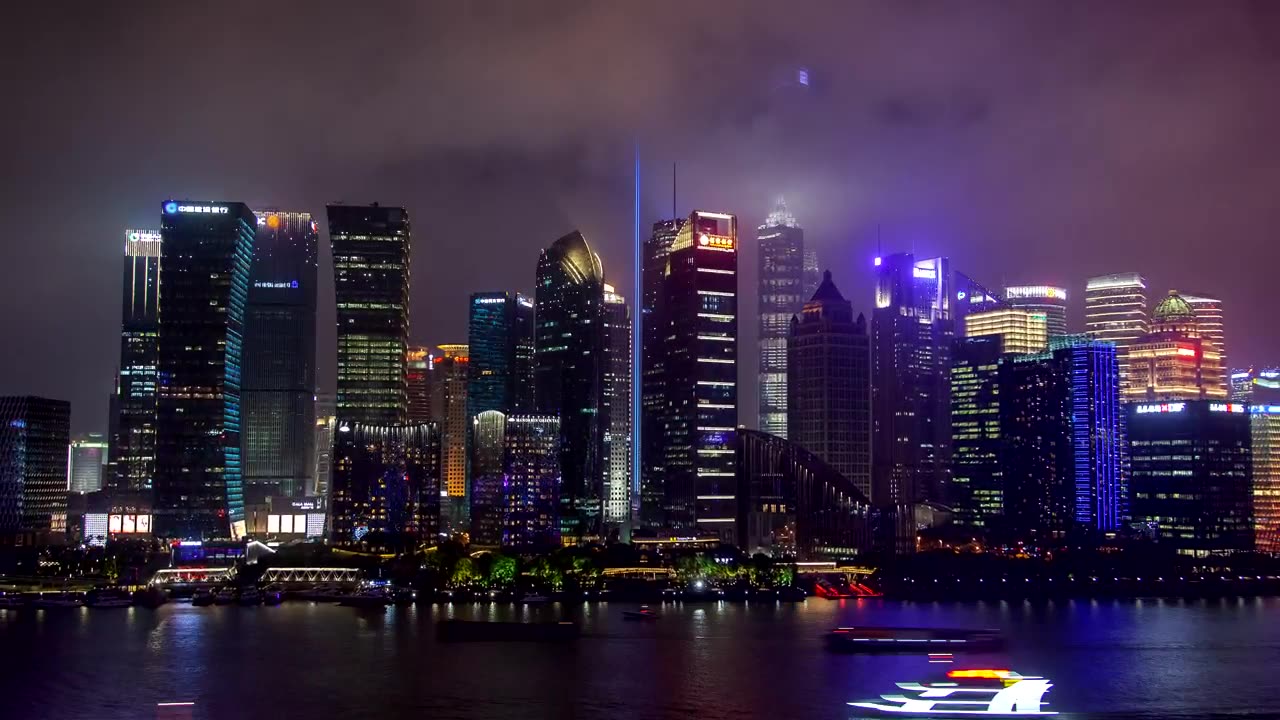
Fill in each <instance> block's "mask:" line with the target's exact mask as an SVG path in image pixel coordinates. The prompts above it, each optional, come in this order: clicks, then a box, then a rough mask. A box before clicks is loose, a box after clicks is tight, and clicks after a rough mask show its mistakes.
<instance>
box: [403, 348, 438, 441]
mask: <svg viewBox="0 0 1280 720" xmlns="http://www.w3.org/2000/svg"><path fill="white" fill-rule="evenodd" d="M434 359H435V358H434V357H432V355H431V351H430V350H428V349H427V348H425V347H411V348H409V352H408V356H407V357H406V358H405V367H406V368H407V375H406V387H407V391H408V396H409V407H408V417H409V422H411V423H424V422H430V421H431V420H434V419H436V418H434V417H432V415H431V381H432V379H433V377H432V376H433V374H434V370H435V368H434V362H433V361H434Z"/></svg>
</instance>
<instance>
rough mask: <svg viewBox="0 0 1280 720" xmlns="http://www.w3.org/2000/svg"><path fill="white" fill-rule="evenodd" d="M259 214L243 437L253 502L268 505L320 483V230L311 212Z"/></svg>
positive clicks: (247, 333) (243, 396)
mask: <svg viewBox="0 0 1280 720" xmlns="http://www.w3.org/2000/svg"><path fill="white" fill-rule="evenodd" d="M254 214H255V215H256V216H257V220H258V224H257V232H256V233H255V236H254V241H253V267H252V268H251V270H250V272H249V275H250V283H249V304H248V306H247V307H246V309H245V324H244V379H243V381H242V386H243V387H242V388H241V403H240V404H241V408H242V416H243V420H242V424H243V426H244V429H243V432H242V435H241V440H242V443H243V453H244V454H243V457H244V486H245V496H246V501H247V502H248V503H249V504H255V505H263V504H266V501H267V498H269V497H274V496H294V495H302V494H304V493H306V492H307V489H308V488H309V487H311V484H312V482H313V481H312V473H314V472H315V467H314V466H315V449H314V446H313V445H312V443H314V442H315V387H316V360H315V358H316V268H317V260H316V254H317V247H316V243H317V238H318V233H317V228H316V224H315V223H314V222H312V220H311V214H310V213H304V212H278V211H275V210H263V211H258V212H255V213H254Z"/></svg>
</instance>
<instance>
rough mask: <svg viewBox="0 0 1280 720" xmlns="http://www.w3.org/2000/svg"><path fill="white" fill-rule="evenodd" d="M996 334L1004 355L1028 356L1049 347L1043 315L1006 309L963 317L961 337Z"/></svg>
mask: <svg viewBox="0 0 1280 720" xmlns="http://www.w3.org/2000/svg"><path fill="white" fill-rule="evenodd" d="M982 335H999V336H1000V339H1001V341H1002V342H1003V344H1004V352H1006V353H1015V354H1019V355H1027V354H1030V353H1038V352H1043V351H1044V349H1045V348H1046V347H1048V344H1049V326H1048V318H1047V317H1046V316H1045V314H1044V313H1043V312H1040V311H1033V310H1020V309H1017V308H1006V309H1002V310H988V311H987V312H980V313H971V314H969V315H966V316H965V318H964V336H965V337H979V336H982Z"/></svg>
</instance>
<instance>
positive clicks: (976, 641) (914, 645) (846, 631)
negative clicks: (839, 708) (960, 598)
mask: <svg viewBox="0 0 1280 720" xmlns="http://www.w3.org/2000/svg"><path fill="white" fill-rule="evenodd" d="M825 640H826V643H827V649H829V650H833V651H835V652H847V653H930V652H948V653H957V652H970V653H975V652H995V651H998V650H1001V649H1002V648H1003V647H1004V638H1003V637H1001V635H1000V631H998V630H959V629H953V628H906V627H875V626H867V627H840V628H836V629H834V630H832V631H831V632H829V633H827V635H826V637H825Z"/></svg>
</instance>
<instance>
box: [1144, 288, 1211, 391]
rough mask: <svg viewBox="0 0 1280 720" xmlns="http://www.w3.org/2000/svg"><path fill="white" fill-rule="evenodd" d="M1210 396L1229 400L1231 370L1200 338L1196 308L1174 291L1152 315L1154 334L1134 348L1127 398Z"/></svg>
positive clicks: (1147, 336)
mask: <svg viewBox="0 0 1280 720" xmlns="http://www.w3.org/2000/svg"><path fill="white" fill-rule="evenodd" d="M1206 378H1207V379H1208V380H1207V381H1206ZM1219 380H1221V382H1219ZM1206 398H1209V399H1220V400H1225V399H1226V398H1227V385H1226V380H1225V371H1223V370H1222V366H1221V364H1220V362H1219V357H1218V354H1217V352H1216V351H1215V350H1212V349H1209V348H1208V347H1206V341H1205V340H1204V339H1203V338H1201V337H1200V332H1199V326H1198V324H1197V320H1196V315H1195V310H1194V309H1193V308H1192V307H1191V305H1190V303H1188V302H1187V301H1186V300H1185V299H1183V298H1182V296H1180V295H1178V293H1177V292H1170V293H1169V295H1168V297H1166V298H1165V299H1163V300H1161V301H1160V303H1159V304H1157V305H1156V308H1155V310H1154V311H1153V313H1152V323H1151V332H1149V333H1147V334H1145V335H1143V336H1142V337H1140V338H1138V339H1137V340H1135V341H1134V342H1132V343H1131V344H1130V345H1129V384H1128V387H1127V389H1126V390H1125V399H1126V400H1128V401H1130V402H1141V401H1153V400H1200V399H1206Z"/></svg>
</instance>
